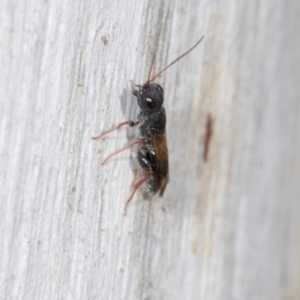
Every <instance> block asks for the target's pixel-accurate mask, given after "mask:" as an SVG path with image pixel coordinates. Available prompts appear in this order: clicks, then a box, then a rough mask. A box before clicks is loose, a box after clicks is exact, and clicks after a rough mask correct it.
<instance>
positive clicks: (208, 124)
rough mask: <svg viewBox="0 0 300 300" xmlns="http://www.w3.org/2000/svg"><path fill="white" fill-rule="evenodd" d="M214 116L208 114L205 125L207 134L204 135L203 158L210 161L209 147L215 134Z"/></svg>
mask: <svg viewBox="0 0 300 300" xmlns="http://www.w3.org/2000/svg"><path fill="white" fill-rule="evenodd" d="M213 123H214V122H213V118H212V115H211V114H207V116H206V125H205V135H204V150H203V160H204V161H205V162H207V161H208V154H209V147H210V143H211V138H212V136H213V132H214V130H213Z"/></svg>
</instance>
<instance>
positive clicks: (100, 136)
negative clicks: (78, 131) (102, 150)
mask: <svg viewBox="0 0 300 300" xmlns="http://www.w3.org/2000/svg"><path fill="white" fill-rule="evenodd" d="M139 123H140V121H136V122H134V121H132V120H129V121H125V122H122V123H120V124H118V125H117V126H115V127H113V128H111V129H109V130H107V131H104V132H102V133H101V134H100V135H97V136H92V139H93V140H96V139H100V138H102V137H104V136H105V135H106V134H108V133H110V132H112V131H114V130H116V129H119V128H121V127H122V126H125V125H129V126H130V127H133V126H136V125H138V124H139Z"/></svg>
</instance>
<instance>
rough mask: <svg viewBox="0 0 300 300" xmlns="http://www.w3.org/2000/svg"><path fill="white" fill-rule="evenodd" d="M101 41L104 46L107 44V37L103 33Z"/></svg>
mask: <svg viewBox="0 0 300 300" xmlns="http://www.w3.org/2000/svg"><path fill="white" fill-rule="evenodd" d="M101 41H102V43H103V44H104V45H105V46H106V45H107V44H108V38H107V36H106V35H103V36H102V37H101Z"/></svg>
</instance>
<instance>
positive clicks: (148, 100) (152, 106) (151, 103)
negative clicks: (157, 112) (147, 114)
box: [146, 97, 156, 110]
mask: <svg viewBox="0 0 300 300" xmlns="http://www.w3.org/2000/svg"><path fill="white" fill-rule="evenodd" d="M146 106H147V108H148V109H150V110H153V109H155V107H156V101H155V100H153V99H151V98H148V97H147V98H146Z"/></svg>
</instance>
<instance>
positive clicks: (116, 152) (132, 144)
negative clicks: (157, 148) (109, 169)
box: [101, 139, 148, 165]
mask: <svg viewBox="0 0 300 300" xmlns="http://www.w3.org/2000/svg"><path fill="white" fill-rule="evenodd" d="M147 142H148V140H147V139H138V140H136V141H134V142H132V143H131V144H129V145H127V146H125V147H124V148H122V149H119V150H117V151H115V152H114V153H112V154H110V155H109V156H108V157H106V158H105V159H104V160H103V162H102V163H101V165H104V164H105V163H106V162H107V161H108V160H109V159H110V158H112V157H113V156H115V155H116V154H118V153H120V152H122V151H123V150H126V149H129V148H131V147H133V146H134V145H138V144H144V143H147Z"/></svg>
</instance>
